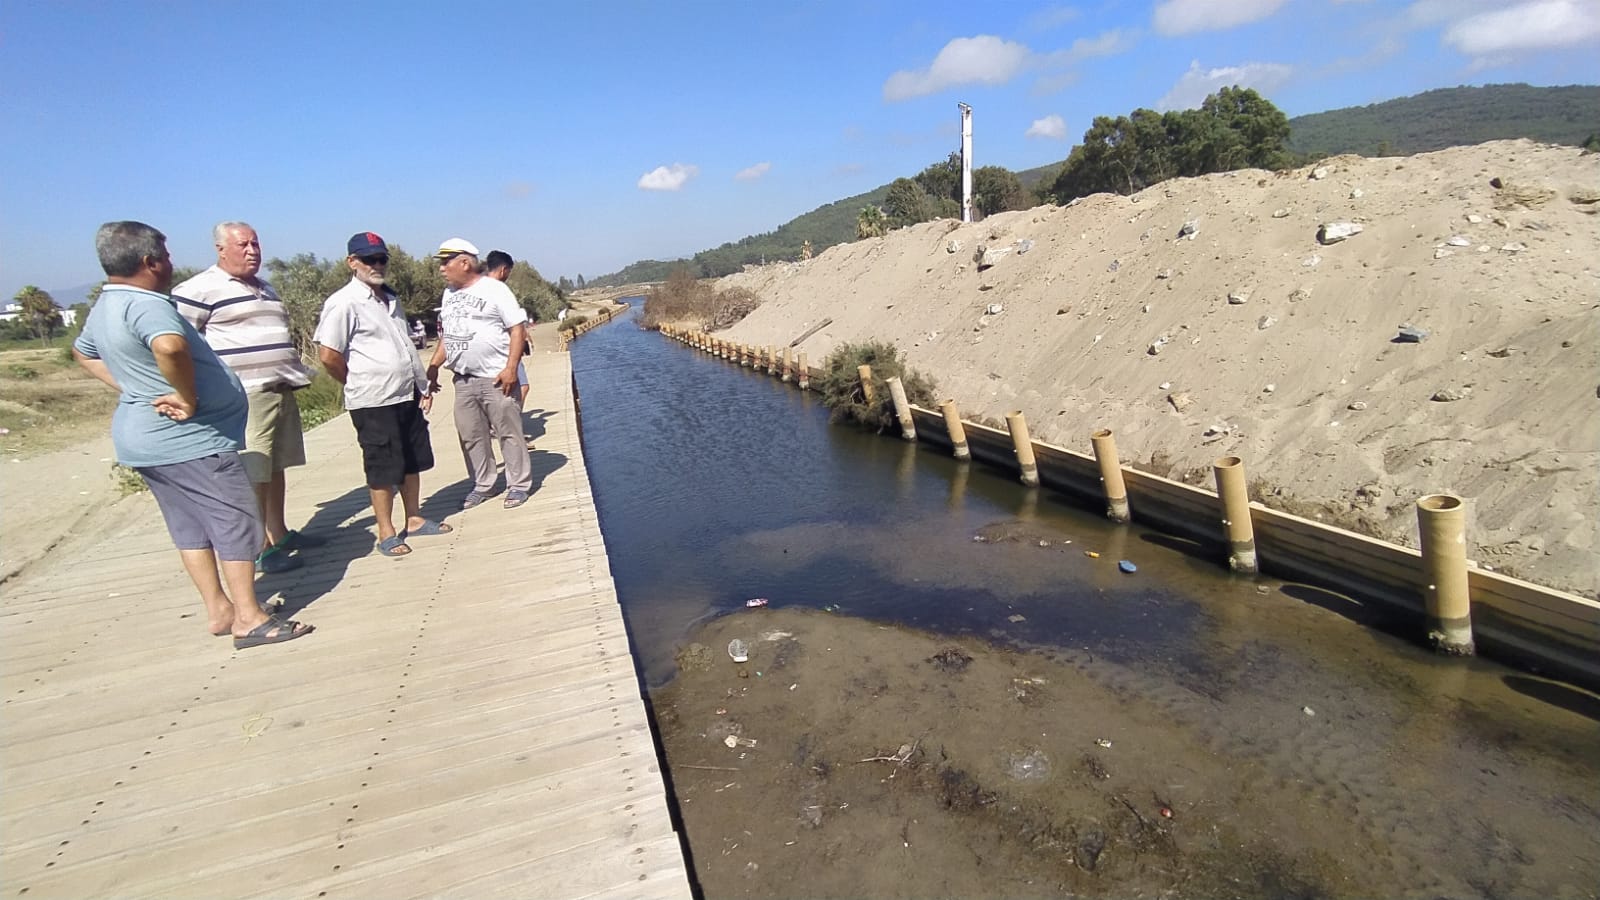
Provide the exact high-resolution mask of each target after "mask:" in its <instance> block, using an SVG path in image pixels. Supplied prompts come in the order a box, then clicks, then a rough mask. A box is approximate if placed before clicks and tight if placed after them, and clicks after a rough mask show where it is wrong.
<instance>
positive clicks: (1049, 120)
mask: <svg viewBox="0 0 1600 900" xmlns="http://www.w3.org/2000/svg"><path fill="white" fill-rule="evenodd" d="M1066 136H1067V121H1066V120H1065V119H1063V118H1061V117H1060V116H1058V115H1056V114H1055V113H1051V114H1050V115H1048V116H1045V117H1044V118H1042V119H1034V120H1033V124H1032V125H1029V126H1028V133H1027V134H1025V135H1023V137H1031V138H1049V139H1050V140H1053V141H1059V140H1061V139H1062V138H1064V137H1066Z"/></svg>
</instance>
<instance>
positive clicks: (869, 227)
mask: <svg viewBox="0 0 1600 900" xmlns="http://www.w3.org/2000/svg"><path fill="white" fill-rule="evenodd" d="M888 230H889V229H888V222H887V221H886V220H885V219H884V217H883V210H881V209H879V208H878V207H876V206H864V207H862V208H861V213H860V214H859V215H857V216H856V239H857V240H860V239H861V238H869V237H882V236H883V234H884V232H886V231H888Z"/></svg>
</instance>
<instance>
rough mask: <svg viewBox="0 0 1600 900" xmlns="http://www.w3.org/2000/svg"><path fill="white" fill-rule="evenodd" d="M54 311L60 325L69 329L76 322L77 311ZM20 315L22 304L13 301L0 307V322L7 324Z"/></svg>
mask: <svg viewBox="0 0 1600 900" xmlns="http://www.w3.org/2000/svg"><path fill="white" fill-rule="evenodd" d="M56 311H57V312H59V313H61V324H62V325H64V326H66V327H67V328H71V327H72V325H73V323H74V322H77V321H78V311H77V310H75V309H62V308H61V307H59V306H57V307H56ZM20 315H22V304H21V303H18V302H17V301H15V300H7V301H6V304H5V306H4V307H0V322H9V321H11V320H12V319H15V318H16V317H18V316H20Z"/></svg>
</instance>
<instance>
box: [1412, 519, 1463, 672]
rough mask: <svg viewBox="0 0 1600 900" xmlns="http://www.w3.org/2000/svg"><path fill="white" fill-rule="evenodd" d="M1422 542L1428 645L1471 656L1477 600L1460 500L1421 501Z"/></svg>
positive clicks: (1454, 654) (1418, 522)
mask: <svg viewBox="0 0 1600 900" xmlns="http://www.w3.org/2000/svg"><path fill="white" fill-rule="evenodd" d="M1417 526H1418V529H1417V530H1418V531H1419V532H1420V536H1421V538H1422V541H1421V543H1422V568H1423V571H1424V572H1426V573H1427V576H1428V587H1427V590H1426V592H1425V593H1424V594H1423V601H1424V605H1425V606H1426V607H1427V610H1428V643H1429V644H1430V645H1431V646H1432V647H1433V648H1434V649H1435V650H1438V651H1440V652H1441V653H1448V654H1450V655H1451V656H1471V655H1472V654H1473V652H1474V650H1475V647H1474V645H1473V641H1472V597H1471V594H1470V592H1469V591H1468V588H1467V509H1466V504H1464V503H1463V502H1462V500H1461V498H1460V497H1457V496H1454V495H1452V494H1429V495H1428V496H1426V497H1423V498H1422V499H1420V500H1418V501H1417Z"/></svg>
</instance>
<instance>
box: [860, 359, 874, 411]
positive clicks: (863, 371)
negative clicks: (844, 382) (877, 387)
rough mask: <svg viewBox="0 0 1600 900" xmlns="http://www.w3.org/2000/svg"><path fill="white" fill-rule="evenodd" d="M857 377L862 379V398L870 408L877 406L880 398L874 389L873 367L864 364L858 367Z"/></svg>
mask: <svg viewBox="0 0 1600 900" xmlns="http://www.w3.org/2000/svg"><path fill="white" fill-rule="evenodd" d="M856 377H857V378H860V379H861V396H862V398H863V399H865V400H866V401H867V405H868V406H876V405H877V402H878V398H877V395H876V392H874V391H873V389H872V367H871V366H869V365H867V364H865V363H863V364H861V365H859V366H856Z"/></svg>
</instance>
